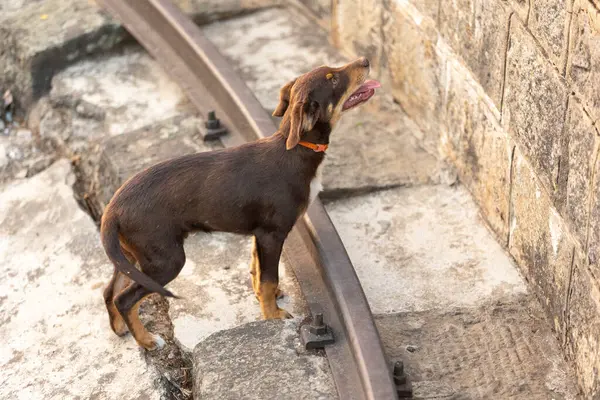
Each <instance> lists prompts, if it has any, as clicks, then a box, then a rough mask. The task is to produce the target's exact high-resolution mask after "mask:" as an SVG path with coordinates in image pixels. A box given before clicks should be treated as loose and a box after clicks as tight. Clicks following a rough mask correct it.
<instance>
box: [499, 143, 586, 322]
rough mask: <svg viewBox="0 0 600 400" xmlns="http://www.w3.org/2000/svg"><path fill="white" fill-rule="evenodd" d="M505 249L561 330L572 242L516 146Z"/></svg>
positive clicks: (572, 247) (560, 219) (571, 255)
mask: <svg viewBox="0 0 600 400" xmlns="http://www.w3.org/2000/svg"><path fill="white" fill-rule="evenodd" d="M512 175H513V182H512V191H511V199H510V201H511V204H510V206H511V209H512V215H511V221H510V238H509V249H508V250H509V252H510V254H511V255H512V256H513V257H514V258H515V259H516V260H517V263H518V264H519V266H520V267H521V269H522V271H523V274H524V275H525V276H526V277H527V279H528V281H529V282H530V284H531V285H532V287H533V288H534V289H535V291H536V293H537V295H538V298H539V299H540V301H541V302H542V304H543V305H544V307H545V308H546V310H547V312H548V314H549V315H550V316H551V318H552V320H553V321H554V327H555V329H556V331H557V332H559V333H561V334H562V333H564V332H563V330H564V328H563V327H564V318H565V316H564V308H565V305H566V296H567V290H568V284H569V271H570V267H571V261H572V258H573V251H574V245H575V244H574V242H573V240H572V239H571V237H570V236H569V235H568V233H567V228H566V226H565V224H564V222H563V220H562V218H561V217H560V215H559V214H558V213H557V212H556V210H555V209H554V208H553V207H552V205H551V200H550V198H549V197H548V195H547V193H546V191H545V190H544V188H543V187H542V186H541V185H540V184H539V183H538V179H537V177H536V175H535V173H534V171H533V170H532V168H531V167H530V165H528V163H527V162H526V161H525V159H524V157H523V154H522V153H521V151H520V150H519V149H518V148H517V149H516V151H515V155H514V159H513V171H512Z"/></svg>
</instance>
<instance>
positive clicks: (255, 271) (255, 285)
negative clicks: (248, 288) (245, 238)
mask: <svg viewBox="0 0 600 400" xmlns="http://www.w3.org/2000/svg"><path fill="white" fill-rule="evenodd" d="M250 278H251V279H252V290H254V295H255V296H256V300H258V301H260V299H259V298H258V289H259V283H260V260H259V259H258V250H257V249H256V237H255V236H252V259H251V260H250ZM275 297H276V298H277V299H279V298H281V297H283V292H282V291H281V289H279V288H278V289H277V292H276V293H275Z"/></svg>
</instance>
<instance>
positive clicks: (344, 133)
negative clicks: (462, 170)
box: [321, 93, 438, 198]
mask: <svg viewBox="0 0 600 400" xmlns="http://www.w3.org/2000/svg"><path fill="white" fill-rule="evenodd" d="M418 130H419V129H418V127H416V126H415V125H414V124H413V123H412V121H410V120H409V118H408V117H407V116H406V115H405V114H404V113H403V112H402V111H401V110H398V107H397V106H396V105H395V104H394V103H393V101H392V99H391V96H389V95H387V94H385V93H380V94H377V95H376V97H375V98H373V99H372V100H370V101H369V103H367V104H365V105H363V106H361V107H360V108H358V109H356V110H352V111H349V112H347V113H346V114H344V116H343V117H342V118H341V119H340V122H339V123H338V126H337V127H336V128H335V130H334V132H333V134H332V136H331V147H330V148H329V149H328V151H327V157H326V158H325V161H324V168H323V188H324V191H323V193H322V194H321V197H322V198H326V197H330V198H331V197H338V196H340V195H343V194H348V193H357V192H367V191H370V190H373V189H377V188H383V187H387V186H390V187H393V186H410V185H418V184H424V183H431V182H434V181H437V180H438V178H437V168H438V165H437V160H436V159H435V157H433V156H431V155H430V154H428V153H427V152H426V151H425V150H423V149H422V148H421V147H420V146H419V145H418V144H417V141H416V140H415V138H414V135H415V133H416V132H418Z"/></svg>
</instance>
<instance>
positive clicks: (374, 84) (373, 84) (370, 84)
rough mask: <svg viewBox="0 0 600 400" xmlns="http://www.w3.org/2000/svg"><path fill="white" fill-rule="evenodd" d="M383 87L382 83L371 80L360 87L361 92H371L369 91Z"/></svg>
mask: <svg viewBox="0 0 600 400" xmlns="http://www.w3.org/2000/svg"><path fill="white" fill-rule="evenodd" d="M378 87H381V83H379V82H377V81H376V80H374V79H369V80H368V81H365V83H363V84H362V85H361V87H360V89H359V90H360V91H363V90H369V89H375V88H378Z"/></svg>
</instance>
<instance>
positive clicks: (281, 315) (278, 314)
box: [264, 308, 294, 319]
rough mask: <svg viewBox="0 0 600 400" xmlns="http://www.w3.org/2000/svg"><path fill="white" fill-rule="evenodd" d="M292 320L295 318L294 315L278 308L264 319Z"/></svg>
mask: <svg viewBox="0 0 600 400" xmlns="http://www.w3.org/2000/svg"><path fill="white" fill-rule="evenodd" d="M290 318H294V317H293V316H292V314H290V313H289V312H287V311H285V310H284V309H283V308H278V309H277V310H275V311H274V312H272V313H270V314H268V315H265V316H264V319H290Z"/></svg>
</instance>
